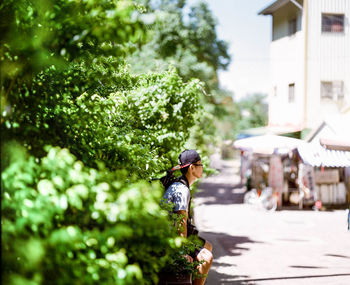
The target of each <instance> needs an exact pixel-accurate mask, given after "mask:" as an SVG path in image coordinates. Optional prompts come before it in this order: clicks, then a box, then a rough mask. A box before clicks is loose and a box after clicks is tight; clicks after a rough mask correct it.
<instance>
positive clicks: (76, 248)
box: [1, 147, 181, 284]
mask: <svg viewBox="0 0 350 285" xmlns="http://www.w3.org/2000/svg"><path fill="white" fill-rule="evenodd" d="M16 149H17V148H15V149H13V147H12V151H13V155H15V154H16ZM6 150H7V151H11V150H10V149H6ZM46 150H47V151H48V154H47V156H45V157H43V158H42V159H41V160H40V162H38V163H37V162H36V159H35V158H34V157H32V156H27V157H22V156H16V158H14V160H15V162H13V163H12V164H11V166H10V167H8V168H7V169H6V170H5V171H4V172H3V174H2V185H1V186H2V197H1V198H2V209H1V210H2V255H3V258H4V257H5V258H6V260H5V262H3V264H2V277H3V284H47V283H50V284H68V283H72V282H74V283H75V284H95V283H96V282H97V280H99V281H98V282H102V283H103V284H136V283H137V284H150V283H156V281H157V274H156V272H157V270H155V268H158V270H159V268H161V267H163V266H164V265H165V263H166V261H167V259H168V255H169V254H171V253H172V252H173V251H174V250H175V249H177V247H178V246H180V245H181V239H180V240H178V238H176V237H175V235H174V233H173V232H172V227H169V224H168V218H167V216H168V213H167V212H166V211H162V210H161V209H160V206H159V203H158V202H157V201H159V200H160V197H161V190H160V187H159V185H158V184H149V183H148V182H142V181H138V182H135V183H131V182H129V181H128V179H127V175H126V172H125V171H117V172H110V171H106V169H104V168H103V167H101V168H100V169H92V168H88V167H86V166H84V164H83V163H82V162H80V161H78V160H76V158H75V157H74V156H73V155H72V154H70V153H69V151H68V150H67V149H60V148H57V147H56V148H52V147H47V148H46Z"/></svg>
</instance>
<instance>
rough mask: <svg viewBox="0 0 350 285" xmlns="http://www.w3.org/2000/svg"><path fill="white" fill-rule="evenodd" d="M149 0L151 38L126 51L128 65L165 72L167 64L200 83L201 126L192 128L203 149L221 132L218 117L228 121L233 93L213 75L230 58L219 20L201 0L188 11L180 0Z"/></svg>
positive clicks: (137, 71) (141, 69) (193, 139)
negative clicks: (130, 51)
mask: <svg viewBox="0 0 350 285" xmlns="http://www.w3.org/2000/svg"><path fill="white" fill-rule="evenodd" d="M150 3H151V4H149V5H148V10H149V11H151V12H152V13H153V15H154V16H155V21H154V23H153V24H152V25H150V26H149V34H150V35H151V36H150V40H149V41H147V42H146V43H145V44H143V45H142V47H141V49H137V50H136V51H135V52H134V53H132V54H130V55H129V56H128V61H129V62H130V66H131V70H133V72H135V73H143V72H145V71H149V70H153V71H157V72H163V71H165V70H167V68H168V67H169V65H171V66H173V67H175V68H176V69H177V70H178V73H179V75H180V76H181V77H182V78H183V79H184V81H185V82H186V81H188V80H190V79H191V78H198V79H200V80H201V81H202V82H204V86H203V90H204V96H201V97H200V105H201V106H203V107H204V110H205V111H204V112H203V111H202V112H201V113H202V114H201V116H200V121H199V122H198V125H199V127H195V129H194V131H192V132H191V133H192V134H194V137H192V138H191V141H192V142H194V144H195V145H196V146H198V145H205V146H206V147H205V148H203V149H202V151H206V150H208V147H207V145H208V144H211V145H215V144H216V143H217V141H218V140H219V137H221V136H223V135H225V134H223V133H222V132H221V125H222V124H221V122H220V121H222V120H224V121H230V116H231V115H232V111H231V110H233V108H232V104H231V102H232V94H228V92H224V91H222V90H220V88H219V86H218V75H217V72H218V70H219V69H226V68H227V66H228V64H229V62H230V55H229V54H228V44H227V43H226V42H224V41H222V40H220V39H219V38H218V36H217V32H216V25H217V21H216V19H215V18H214V16H213V14H212V12H211V11H210V9H209V7H208V5H207V3H205V2H204V1H201V2H198V3H195V4H194V5H192V6H189V7H188V9H187V10H188V11H189V12H188V13H186V11H187V10H186V9H184V7H185V3H186V1H183V0H160V1H150ZM227 102H229V103H230V104H227ZM198 132H200V133H201V135H197V134H198Z"/></svg>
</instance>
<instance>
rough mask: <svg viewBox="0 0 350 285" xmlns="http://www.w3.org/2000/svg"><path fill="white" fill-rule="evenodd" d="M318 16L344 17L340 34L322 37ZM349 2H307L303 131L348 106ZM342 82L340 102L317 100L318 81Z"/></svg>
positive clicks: (349, 68)
mask: <svg viewBox="0 0 350 285" xmlns="http://www.w3.org/2000/svg"><path fill="white" fill-rule="evenodd" d="M322 13H344V14H345V25H344V33H322V32H321V19H322V17H321V16H322ZM349 18H350V1H349V0H309V29H308V86H307V127H311V128H312V127H315V126H317V125H318V124H319V123H320V122H321V121H323V120H324V118H325V116H327V115H332V114H339V113H340V111H341V109H342V107H344V105H346V104H349V103H350V92H349V91H350V27H349ZM335 80H342V81H343V82H344V95H345V98H344V101H339V102H334V101H331V100H327V101H325V100H321V98H320V93H321V90H320V89H321V88H320V87H321V83H320V82H321V81H335Z"/></svg>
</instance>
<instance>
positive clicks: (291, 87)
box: [288, 82, 295, 103]
mask: <svg viewBox="0 0 350 285" xmlns="http://www.w3.org/2000/svg"><path fill="white" fill-rule="evenodd" d="M291 90H292V91H293V92H291ZM288 103H295V82H292V83H289V84H288Z"/></svg>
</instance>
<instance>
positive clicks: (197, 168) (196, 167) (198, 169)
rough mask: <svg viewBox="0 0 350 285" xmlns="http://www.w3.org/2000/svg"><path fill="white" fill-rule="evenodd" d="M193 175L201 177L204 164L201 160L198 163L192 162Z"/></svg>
mask: <svg viewBox="0 0 350 285" xmlns="http://www.w3.org/2000/svg"><path fill="white" fill-rule="evenodd" d="M191 166H192V175H193V176H194V177H196V178H201V177H202V174H203V164H202V161H201V160H199V161H197V162H196V163H192V165H191Z"/></svg>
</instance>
